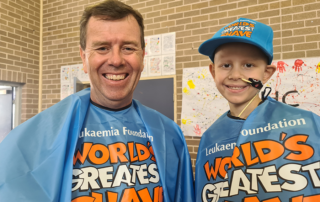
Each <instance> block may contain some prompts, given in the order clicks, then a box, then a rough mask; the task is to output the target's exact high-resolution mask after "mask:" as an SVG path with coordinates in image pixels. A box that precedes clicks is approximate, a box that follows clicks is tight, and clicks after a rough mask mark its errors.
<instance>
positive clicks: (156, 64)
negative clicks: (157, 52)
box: [148, 56, 162, 76]
mask: <svg viewBox="0 0 320 202" xmlns="http://www.w3.org/2000/svg"><path fill="white" fill-rule="evenodd" d="M161 66H162V61H161V56H150V57H149V58H148V67H149V68H148V75H149V76H161Z"/></svg>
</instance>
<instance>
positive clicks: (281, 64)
mask: <svg viewBox="0 0 320 202" xmlns="http://www.w3.org/2000/svg"><path fill="white" fill-rule="evenodd" d="M285 66H289V65H288V64H287V63H285V62H283V61H278V62H277V70H278V71H279V72H280V73H283V72H285V71H286V68H285Z"/></svg>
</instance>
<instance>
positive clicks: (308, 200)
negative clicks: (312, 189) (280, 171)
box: [303, 195, 320, 202]
mask: <svg viewBox="0 0 320 202" xmlns="http://www.w3.org/2000/svg"><path fill="white" fill-rule="evenodd" d="M319 201H320V195H314V196H307V197H304V198H303V202H319Z"/></svg>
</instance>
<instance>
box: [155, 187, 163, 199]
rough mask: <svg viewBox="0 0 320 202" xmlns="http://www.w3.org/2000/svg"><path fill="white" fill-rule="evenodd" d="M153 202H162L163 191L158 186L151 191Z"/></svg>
mask: <svg viewBox="0 0 320 202" xmlns="http://www.w3.org/2000/svg"><path fill="white" fill-rule="evenodd" d="M153 202H163V189H162V187H160V186H158V187H155V188H154V189H153Z"/></svg>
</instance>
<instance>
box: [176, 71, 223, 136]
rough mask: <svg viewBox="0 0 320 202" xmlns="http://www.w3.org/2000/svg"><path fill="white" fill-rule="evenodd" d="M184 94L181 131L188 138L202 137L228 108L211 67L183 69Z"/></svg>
mask: <svg viewBox="0 0 320 202" xmlns="http://www.w3.org/2000/svg"><path fill="white" fill-rule="evenodd" d="M182 94H183V97H182V113H181V129H182V131H183V134H184V135H186V136H201V135H202V134H203V132H204V131H206V130H207V129H208V128H209V127H210V126H211V124H212V123H213V122H214V121H215V120H216V119H218V118H219V117H220V116H221V115H222V114H223V113H224V112H225V111H226V109H227V108H228V102H227V101H226V100H225V99H224V98H223V97H222V95H221V94H220V93H219V91H218V90H217V89H216V87H215V84H214V81H213V78H212V76H211V73H210V72H209V67H197V68H186V69H183V78H182Z"/></svg>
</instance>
